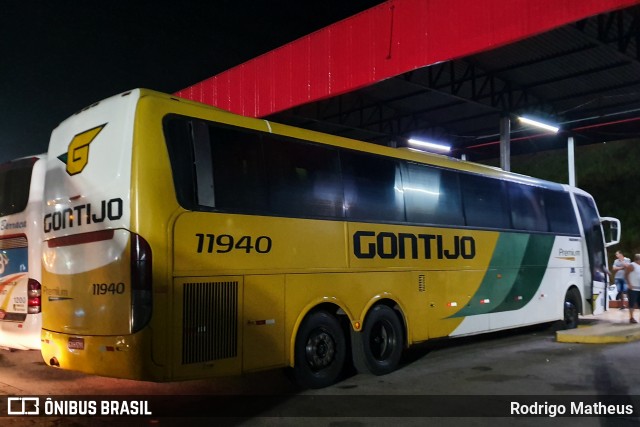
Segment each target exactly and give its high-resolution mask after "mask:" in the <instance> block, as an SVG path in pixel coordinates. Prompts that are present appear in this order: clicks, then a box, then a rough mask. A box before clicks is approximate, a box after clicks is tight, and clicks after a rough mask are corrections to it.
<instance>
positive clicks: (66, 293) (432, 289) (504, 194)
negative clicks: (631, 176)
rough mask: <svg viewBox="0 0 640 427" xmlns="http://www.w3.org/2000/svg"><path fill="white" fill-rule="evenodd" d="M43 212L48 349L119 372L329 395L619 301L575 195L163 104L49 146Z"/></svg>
mask: <svg viewBox="0 0 640 427" xmlns="http://www.w3.org/2000/svg"><path fill="white" fill-rule="evenodd" d="M45 197H46V199H45V200H46V206H45V211H44V215H43V219H42V224H43V232H44V236H45V237H44V244H43V251H44V254H43V316H44V317H43V334H42V354H43V357H44V360H45V361H46V363H48V364H49V365H52V366H57V367H60V368H63V369H72V370H78V371H82V372H87V373H93V374H99V375H104V376H112V377H121V378H131V379H144V380H154V381H167V380H178V379H189V378H202V377H210V376H216V375H229V374H238V373H241V372H249V371H255V370H260V369H267V368H274V367H291V368H292V369H293V372H294V373H295V376H296V378H297V379H298V380H299V381H300V382H301V383H302V384H304V385H307V386H310V387H322V386H326V385H328V384H331V383H334V382H335V381H337V380H338V379H339V378H340V375H341V373H342V372H343V370H344V368H345V366H346V365H348V364H351V363H353V364H354V365H355V367H356V368H358V369H359V370H361V371H364V372H371V373H374V374H384V373H387V372H390V371H392V370H393V369H395V368H396V367H397V364H398V361H399V359H400V356H401V354H402V351H403V349H404V348H406V347H408V346H410V345H412V344H414V343H419V342H423V341H426V340H429V339H433V338H439V337H455V336H461V335H469V334H478V333H483V332H487V331H495V330H498V329H505V328H513V327H518V326H523V325H529V324H534V323H540V322H549V321H555V320H564V321H565V322H567V324H568V326H570V327H571V326H575V324H576V322H577V316H578V312H580V311H581V312H584V313H589V312H590V311H591V310H592V308H591V307H592V299H593V295H594V294H596V293H597V292H596V291H597V290H598V289H602V290H603V289H604V282H603V281H604V278H603V276H602V272H603V271H605V269H606V264H607V261H606V256H605V246H606V242H605V240H604V235H603V227H602V225H601V218H600V217H599V215H598V211H597V209H596V205H595V203H594V201H593V199H592V198H591V197H590V196H589V195H588V194H586V193H585V192H583V191H581V190H579V189H576V188H569V187H567V186H563V185H560V184H555V183H551V182H545V181H542V180H539V179H535V178H531V177H526V176H521V175H516V174H512V173H507V172H504V171H501V170H498V169H495V168H491V167H486V166H482V165H478V164H473V163H469V162H462V161H457V160H453V159H449V158H446V157H443V156H436V155H426V154H420V153H413V152H409V151H404V150H399V149H394V148H389V147H383V146H377V145H373V144H369V143H365V142H359V141H354V140H349V139H345V138H340V137H336V136H331V135H324V134H321V133H317V132H311V131H307V130H302V129H296V128H293V127H288V126H284V125H280V124H276V123H272V122H269V121H266V120H259V119H252V118H246V117H241V116H237V115H234V114H230V113H228V112H225V111H221V110H219V109H216V108H213V107H208V106H204V105H201V104H198V103H194V102H190V101H186V100H182V99H178V98H175V97H173V96H169V95H164V94H160V93H156V92H152V91H148V90H133V91H130V92H126V93H123V94H120V95H117V96H115V97H112V98H109V99H106V100H104V101H102V102H99V103H96V104H94V105H92V106H91V107H88V108H86V109H85V110H83V111H81V112H79V113H77V114H76V115H74V116H73V117H70V118H69V119H67V120H66V121H64V122H63V123H61V124H60V125H59V126H58V127H57V128H56V129H55V130H54V131H53V133H52V137H51V142H50V146H49V160H48V166H47V181H46V188H45ZM611 221H613V222H614V223H615V224H616V225H617V221H616V220H611ZM616 239H618V237H616ZM616 239H614V241H612V242H609V243H614V242H615V240H616Z"/></svg>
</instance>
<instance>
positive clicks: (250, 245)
mask: <svg viewBox="0 0 640 427" xmlns="http://www.w3.org/2000/svg"><path fill="white" fill-rule="evenodd" d="M196 237H197V238H198V253H199V254H200V253H202V252H204V251H206V252H207V253H210V254H211V253H213V252H214V251H215V252H217V253H219V254H226V253H229V252H231V251H233V250H242V251H245V252H246V253H251V252H257V253H259V254H266V253H269V252H271V245H272V241H271V237H269V236H258V237H256V238H255V241H254V239H253V237H252V236H242V237H240V238H239V239H238V240H237V241H236V239H235V238H234V237H233V236H232V235H230V234H218V235H217V236H216V235H215V234H203V233H196Z"/></svg>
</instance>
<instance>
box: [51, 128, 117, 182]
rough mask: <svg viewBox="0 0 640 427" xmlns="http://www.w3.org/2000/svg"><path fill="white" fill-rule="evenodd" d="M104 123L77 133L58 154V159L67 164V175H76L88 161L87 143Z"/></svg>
mask: <svg viewBox="0 0 640 427" xmlns="http://www.w3.org/2000/svg"><path fill="white" fill-rule="evenodd" d="M106 125H107V124H106V123H105V124H103V125H100V126H96V127H94V128H92V129H89V130H86V131H84V132H82V133H79V134H77V135H76V136H74V137H73V139H72V140H71V142H70V143H69V148H68V150H67V152H66V153H65V154H61V155H60V156H58V159H60V160H61V161H62V162H64V163H66V164H67V173H68V174H69V175H76V174H78V173H80V172H82V170H83V169H84V167H85V166H87V163H89V144H91V143H92V142H93V140H94V139H95V138H96V136H98V134H99V133H100V131H102V129H104V127H105V126H106Z"/></svg>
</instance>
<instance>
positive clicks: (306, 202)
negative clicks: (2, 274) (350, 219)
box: [264, 136, 343, 218]
mask: <svg viewBox="0 0 640 427" xmlns="http://www.w3.org/2000/svg"><path fill="white" fill-rule="evenodd" d="M264 141H265V151H266V153H265V154H266V156H265V157H266V158H267V164H268V165H269V196H270V211H271V212H272V213H275V214H282V215H294V216H295V215H298V216H306V217H329V218H341V217H342V215H343V212H342V205H343V202H342V198H343V191H342V184H341V181H340V162H339V157H338V151H337V150H336V149H334V148H330V147H323V146H320V145H316V144H308V143H304V142H301V141H291V140H285V139H279V140H275V139H274V138H272V137H268V136H265V138H264Z"/></svg>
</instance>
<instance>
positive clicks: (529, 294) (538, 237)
mask: <svg viewBox="0 0 640 427" xmlns="http://www.w3.org/2000/svg"><path fill="white" fill-rule="evenodd" d="M554 241H555V236H550V235H544V234H534V235H531V237H530V238H529V243H528V244H527V250H526V252H525V255H524V259H523V260H522V263H521V265H520V269H519V271H518V274H517V277H516V280H515V282H514V284H513V286H512V287H511V290H510V291H509V293H508V294H507V295H506V297H505V298H503V300H502V302H501V303H500V305H498V306H497V307H495V309H494V310H493V311H494V312H501V311H509V310H518V309H520V308H522V307H524V306H525V305H526V304H527V303H528V302H529V301H531V299H532V298H533V297H534V295H535V294H536V292H537V291H538V289H540V285H541V284H542V278H543V277H544V273H545V272H546V271H547V265H548V263H549V257H550V255H551V249H553V243H554ZM496 302H498V301H496Z"/></svg>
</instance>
